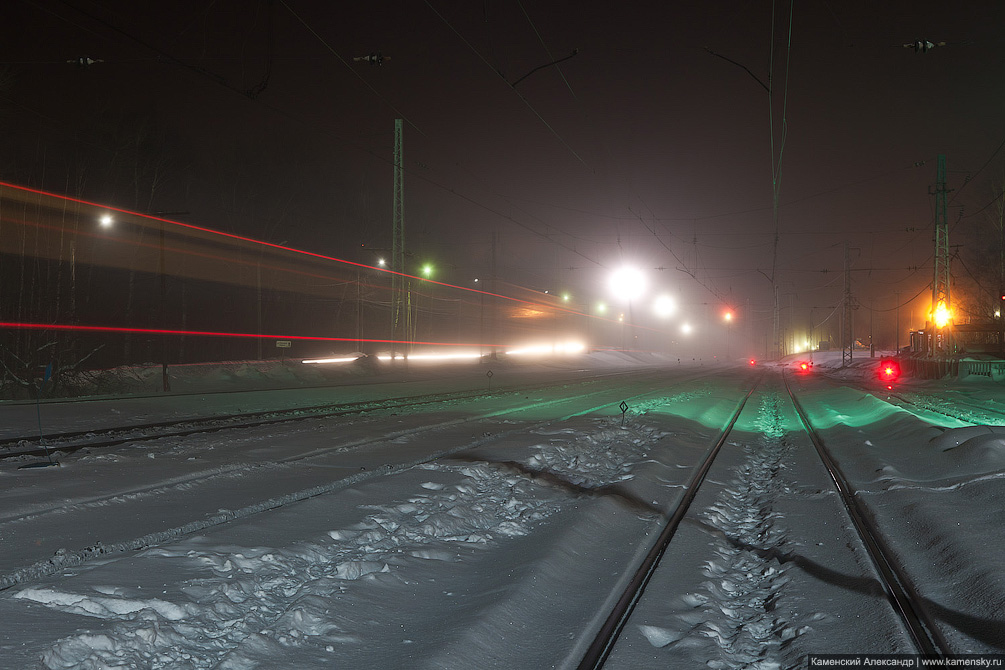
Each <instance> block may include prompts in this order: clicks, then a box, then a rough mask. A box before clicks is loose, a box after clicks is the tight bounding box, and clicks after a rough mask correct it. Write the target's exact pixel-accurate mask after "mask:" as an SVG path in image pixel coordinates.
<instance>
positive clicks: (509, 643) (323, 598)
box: [0, 354, 1005, 670]
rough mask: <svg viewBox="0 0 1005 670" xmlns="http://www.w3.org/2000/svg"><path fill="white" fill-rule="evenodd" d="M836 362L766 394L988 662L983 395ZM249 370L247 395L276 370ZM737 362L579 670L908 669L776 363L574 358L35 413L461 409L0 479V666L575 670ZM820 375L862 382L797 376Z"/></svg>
mask: <svg viewBox="0 0 1005 670" xmlns="http://www.w3.org/2000/svg"><path fill="white" fill-rule="evenodd" d="M834 358H835V357H834V356H833V355H829V356H828V355H821V354H817V355H815V358H814V364H815V365H814V368H815V369H814V371H813V372H812V373H810V374H792V375H791V377H790V379H791V381H792V383H793V385H794V387H795V388H796V389H797V392H800V393H801V394H802V396H801V397H802V399H803V400H802V401H803V402H804V406H805V407H806V409H807V411H808V412H809V414H810V416H811V419H812V420H813V422H814V423H815V424H817V425H818V427H819V428H821V429H822V431H823V436H824V440H825V441H826V443H827V445H828V447H829V448H830V449H831V450H832V451H833V452H834V455H835V457H836V459H837V460H838V461H839V462H840V465H841V467H842V468H843V469H844V471H845V473H846V474H847V475H848V476H849V477H850V478H851V480H852V481H853V482H854V484H855V485H856V486H857V487H859V488H860V489H861V490H862V493H861V494H860V495H861V498H862V499H863V500H865V502H866V503H867V505H868V506H869V509H870V510H871V511H872V512H873V514H874V515H875V516H876V518H877V521H878V522H879V524H880V526H881V527H882V529H883V531H884V532H885V533H887V534H888V537H889V538H890V539H891V542H892V543H893V545H894V546H895V548H896V551H897V553H898V557H899V559H900V560H901V561H902V562H903V563H904V564H905V567H906V568H907V569H908V571H909V572H910V573H911V574H912V575H916V576H917V580H918V583H917V587H918V589H919V591H921V593H922V595H923V596H924V597H925V598H926V599H928V601H929V606H930V609H932V611H933V612H934V613H935V615H936V618H937V620H938V622H939V625H940V627H941V630H942V632H943V634H944V635H945V637H946V638H947V639H948V640H949V641H950V643H951V644H952V646H953V648H954V650H958V651H959V652H961V653H963V652H989V651H997V652H1001V651H1005V633H1002V631H1005V617H1003V614H1002V605H1003V604H1005V573H1003V569H1002V568H1001V559H1000V556H999V553H1000V551H988V547H989V546H991V547H995V546H1000V545H1001V539H1000V529H1001V527H1002V525H1003V522H1005V511H1003V510H1005V508H1003V506H1002V499H1003V493H1005V488H1003V485H1005V484H1003V478H1005V435H1003V434H1002V433H998V432H995V431H993V430H992V429H988V428H976V429H975V428H967V427H966V426H968V425H970V424H971V423H978V424H981V425H987V424H992V423H995V424H997V423H1005V419H1003V418H1002V417H1001V416H1000V415H999V414H998V413H997V412H998V411H999V410H1001V409H1003V405H1002V402H1003V398H1005V396H1003V393H1002V387H1001V385H999V384H998V383H995V382H992V381H991V380H981V379H968V380H964V382H962V383H958V384H957V383H954V384H949V383H948V382H942V381H934V382H924V383H918V382H905V383H904V384H902V385H898V386H897V387H896V388H895V389H894V390H893V391H889V390H886V389H884V388H883V387H882V386H880V384H879V383H878V382H877V381H875V378H874V370H875V363H876V361H869V360H868V359H865V360H859V361H856V366H855V369H854V370H839V368H840V354H838V355H837V357H836V358H837V360H836V361H835V360H834ZM790 363H791V361H790ZM248 367H249V368H251V371H250V372H247V371H246V372H245V373H244V374H243V376H244V377H245V378H254V379H257V380H259V381H258V382H257V383H256V384H255V385H256V386H257V387H258V388H261V387H262V386H263V384H261V383H260V381H261V378H262V377H263V376H266V377H267V376H269V375H273V374H274V373H272V372H269V371H268V370H262V369H261V368H257V372H255V369H256V367H257V366H256V365H250V366H248ZM284 367H286V368H288V367H289V366H284ZM762 367H763V368H766V369H768V372H769V375H768V377H767V378H766V380H765V382H764V384H763V386H762V388H761V389H760V390H759V392H758V393H757V394H755V396H754V397H753V398H752V399H751V400H750V402H749V403H748V408H747V409H746V410H745V412H744V414H743V415H742V417H741V420H740V421H739V422H738V425H737V432H735V433H734V434H733V435H732V436H731V438H730V440H729V442H728V443H727V445H726V447H725V448H724V449H723V451H722V454H721V456H720V459H719V461H718V462H717V463H716V465H715V466H714V467H713V469H712V471H711V472H710V475H709V478H708V480H707V481H706V484H705V485H704V486H703V487H702V489H701V491H700V492H699V495H698V498H696V500H695V502H694V505H693V506H692V512H691V514H690V515H689V517H688V519H687V520H686V521H685V523H684V524H683V525H682V526H681V529H680V530H679V532H678V535H677V537H675V539H674V542H673V544H672V545H671V548H670V550H669V552H668V554H667V556H666V558H665V559H664V562H663V564H662V566H661V569H660V570H659V571H658V572H657V575H656V577H655V578H654V581H653V583H652V584H651V585H650V587H649V589H648V590H647V592H646V596H645V597H644V598H643V600H642V601H641V603H640V605H639V608H638V610H637V611H636V614H635V617H634V618H633V620H632V622H631V623H630V625H629V626H628V627H627V628H626V630H625V632H624V633H623V635H622V637H621V639H620V641H619V643H618V645H617V646H616V647H615V650H614V652H613V654H612V656H611V658H610V661H609V663H608V666H607V667H614V668H645V667H653V668H656V667H659V668H664V667H702V666H709V667H714V668H790V667H791V668H795V667H804V666H805V661H804V658H805V655H806V654H808V653H835V652H910V651H911V646H910V643H909V640H908V639H907V638H906V637H905V634H904V633H903V632H902V630H901V629H900V626H899V623H898V622H897V620H896V618H895V616H894V615H893V614H892V612H891V611H890V610H889V608H888V606H887V605H886V602H885V598H884V597H883V595H882V593H881V592H880V591H879V587H878V583H877V582H876V579H875V577H874V574H873V572H872V568H871V566H870V565H869V563H868V559H867V558H866V556H865V553H864V552H863V550H862V549H861V547H860V546H859V545H858V544H857V542H856V541H855V540H854V538H852V537H851V536H850V535H849V534H848V525H849V524H848V522H847V519H846V517H845V515H844V512H843V511H842V510H841V507H840V504H839V503H838V501H837V497H836V494H835V493H834V492H833V490H832V488H831V485H830V483H829V481H828V479H827V477H826V474H825V473H824V472H823V471H822V468H821V467H820V466H819V464H818V463H817V462H816V460H815V458H816V457H815V455H814V453H813V452H812V447H810V446H809V442H808V440H807V439H806V438H805V436H804V435H802V434H800V432H799V424H798V420H797V419H796V417H795V414H794V413H793V411H792V409H791V406H790V405H789V404H788V400H787V398H786V397H785V395H784V390H783V388H782V387H781V385H780V381H779V378H778V377H777V375H775V374H774V372H775V371H776V370H777V366H774V365H771V366H769V365H765V366H757V368H752V367H750V366H748V365H742V366H736V367H732V368H731V367H729V366H724V365H723V366H716V365H705V366H697V365H693V366H688V365H685V366H677V365H676V361H673V362H671V364H666V363H665V362H661V361H656V360H634V361H632V360H626V359H624V358H621V359H619V357H618V356H617V355H616V354H598V355H594V356H583V357H578V358H576V359H575V360H570V361H567V362H565V363H549V364H539V365H523V366H506V365H504V364H497V365H495V366H494V368H493V369H494V373H495V374H494V375H493V376H492V377H487V376H486V374H485V372H486V369H485V366H484V364H472V365H470V366H464V365H461V364H458V365H455V366H449V368H447V369H444V368H429V369H424V370H414V369H413V370H410V371H409V374H408V375H403V376H394V375H391V374H373V372H374V371H372V370H370V371H366V370H363V371H353V372H351V373H341V375H340V378H339V379H335V380H334V381H336V382H339V383H343V385H341V386H337V387H335V388H327V389H323V388H315V387H314V384H313V382H311V383H305V382H303V380H302V379H301V378H299V377H298V378H297V380H296V383H297V385H302V386H303V388H300V389H299V390H294V391H266V390H258V391H255V392H247V393H243V392H242V393H225V394H210V393H205V394H198V395H175V396H162V397H155V395H154V394H149V395H145V396H144V397H133V398H128V399H125V398H108V399H105V400H99V401H94V402H87V403H75V404H74V403H67V404H61V403H43V404H42V405H41V407H40V408H39V410H40V411H41V416H42V417H44V422H43V428H44V429H46V430H51V431H57V430H80V429H84V430H86V429H88V427H92V428H98V427H101V426H108V425H110V424H111V422H113V421H114V422H118V423H120V424H122V423H125V422H127V421H128V422H129V423H132V424H140V423H151V422H154V421H156V420H163V419H165V418H172V419H180V418H185V417H193V416H197V415H200V414H213V413H216V414H227V413H232V412H234V411H236V410H245V411H248V410H257V409H263V408H267V407H279V406H282V407H292V406H297V405H298V404H302V405H314V404H321V403H325V402H340V401H341V402H346V401H350V400H354V401H360V400H374V401H376V400H379V399H381V398H387V397H402V396H407V395H412V394H417V393H429V392H437V393H447V392H456V391H460V390H466V391H469V390H476V389H482V390H484V391H485V394H484V395H483V396H482V397H481V398H478V399H471V400H455V401H444V402H442V403H439V404H437V405H435V406H433V407H421V408H415V409H405V410H402V409H398V410H380V409H376V410H374V411H372V412H368V413H365V414H361V415H357V416H352V417H342V418H338V419H330V420H326V419H312V420H309V421H300V422H295V423H289V424H276V425H272V426H263V427H258V428H248V429H243V430H237V431H226V432H220V433H209V434H202V435H197V436H191V437H187V438H164V439H161V440H157V441H153V442H137V443H136V444H135V445H122V446H119V447H114V448H110V449H106V450H97V449H95V450H92V451H90V452H87V451H86V450H85V451H80V452H76V453H75V454H72V455H67V456H62V457H60V460H61V462H62V466H61V467H59V468H55V467H47V468H33V469H22V470H17V469H15V468H14V467H3V466H0V503H2V505H0V543H2V544H0V546H3V548H4V549H3V554H2V556H0V580H3V582H2V583H3V584H4V585H6V586H7V588H6V589H5V590H3V591H2V592H0V667H4V668H85V669H90V668H93V669H97V668H183V669H193V670H194V669H204V668H221V669H223V668H230V669H237V668H329V667H346V668H370V667H418V668H422V667H427V668H472V667H480V668H549V667H575V666H576V664H577V663H578V662H579V660H580V658H581V657H582V653H583V651H585V648H586V646H587V645H588V644H589V643H590V641H591V635H592V634H593V632H594V631H595V630H596V627H597V626H598V625H599V623H600V622H601V621H602V618H603V617H604V616H605V615H606V611H605V610H604V606H605V605H607V606H609V605H610V604H611V601H612V599H614V598H616V597H617V595H618V593H619V591H620V587H621V586H623V584H624V583H625V582H626V581H627V579H628V578H629V577H630V576H631V574H630V573H631V572H632V571H633V570H634V566H635V565H636V564H637V561H638V560H639V559H640V557H641V555H642V554H644V553H645V551H647V550H648V548H649V546H648V543H649V542H651V541H652V540H653V539H654V538H655V536H656V535H657V534H658V533H659V529H660V528H661V526H662V523H663V520H664V515H665V514H666V513H667V512H668V510H671V509H673V507H674V505H675V503H676V502H677V500H678V499H679V497H680V495H681V493H682V490H683V486H684V485H685V483H686V482H687V480H688V478H689V477H690V474H691V471H692V468H693V467H694V464H695V462H696V461H697V459H698V458H699V456H700V454H701V453H703V451H704V449H705V448H706V447H707V445H708V443H709V441H710V440H711V439H714V437H715V435H717V432H718V429H719V427H720V424H721V422H723V421H724V420H725V419H726V418H727V417H728V416H729V414H730V413H731V412H732V410H733V409H734V408H735V407H736V403H737V401H738V399H739V397H740V396H741V395H742V394H743V393H744V392H745V390H746V389H747V388H749V385H750V383H751V382H752V381H753V380H754V377H755V376H756V375H757V373H758V372H759V369H758V368H762ZM790 368H791V365H790ZM242 369H245V368H242ZM624 369H631V370H632V371H633V372H632V374H630V375H627V376H622V377H615V376H608V377H603V378H597V379H596V380H593V381H591V377H592V375H595V374H597V373H614V372H617V371H619V370H624ZM825 369H830V371H831V372H832V373H833V374H834V375H835V376H839V377H842V378H845V379H846V381H847V382H856V383H858V384H861V385H852V384H850V383H848V384H839V385H834V384H832V383H829V382H826V381H824V380H822V379H819V376H820V375H821V374H822V372H823V371H825ZM793 372H794V371H793ZM281 374H289V373H288V371H287V370H284V371H281ZM310 374H316V373H313V372H312V373H310ZM350 374H351V375H354V376H355V377H354V378H350ZM196 376H197V375H190V376H187V377H186V378H185V380H184V381H183V380H182V377H183V371H174V372H173V379H172V382H173V388H175V389H176V390H178V389H181V388H185V389H186V390H188V391H195V390H197V389H198V388H199V383H203V384H205V385H206V388H212V389H213V390H224V389H226V390H231V391H237V390H238V389H239V388H241V387H242V384H246V382H245V381H242V379H241V377H242V375H238V374H235V373H234V372H233V368H232V367H228V368H225V369H223V368H221V369H220V370H219V371H217V372H215V373H214V372H213V371H212V369H211V368H200V372H199V375H198V376H199V377H201V378H202V381H201V382H199V381H198V380H196V379H195V378H196ZM331 376H332V375H329V377H331ZM327 381H328V382H329V383H330V382H332V381H333V379H332V378H329V379H328V380H327ZM549 381H550V382H551V384H550V386H548V387H545V386H543V384H544V383H545V382H549ZM153 382H154V383H155V382H156V377H154V378H153ZM344 382H350V383H344ZM532 383H534V384H538V385H540V387H539V388H534V389H531V388H530V386H529V385H530V384H532ZM268 385H269V384H264V386H268ZM490 386H491V388H489V387H490ZM517 387H520V388H521V389H524V390H520V391H517V390H516V389H517ZM866 389H870V390H866ZM134 391H135V389H134ZM141 395H143V394H141ZM888 395H889V396H893V395H898V396H900V397H901V398H903V399H904V400H909V401H911V402H916V403H918V405H922V406H923V407H924V411H923V410H921V409H918V405H904V407H897V406H894V405H890V404H888V403H886V402H884V401H883V400H884V399H885V398H886V397H887V396H888ZM877 396H878V397H877ZM894 399H895V398H892V397H891V400H894ZM621 400H625V401H626V402H627V404H628V406H629V410H628V412H627V414H626V415H625V420H624V425H622V415H621V411H620V410H619V409H618V408H617V404H618V403H619V402H620V401H621ZM964 402H965V404H964ZM926 403H927V404H926ZM911 408H913V410H912V411H916V412H919V413H922V414H923V416H924V417H925V419H927V421H925V420H922V419H920V418H918V417H917V416H915V415H914V414H912V413H911V412H910V411H908V410H909V409H911ZM947 410H948V412H947V413H951V414H953V416H955V417H957V418H950V417H948V416H946V414H945V413H938V411H947ZM0 415H2V416H3V417H4V421H3V422H2V423H0V426H2V428H0V430H2V431H3V433H2V434H0V436H2V435H4V434H6V435H16V436H21V435H28V434H31V430H32V429H33V428H36V426H35V422H36V419H37V416H36V407H35V406H34V405H31V404H6V405H4V404H0ZM932 422H937V423H938V424H939V425H941V426H942V427H945V428H948V430H945V431H943V430H940V429H938V428H934V427H932ZM647 537H648V540H647Z"/></svg>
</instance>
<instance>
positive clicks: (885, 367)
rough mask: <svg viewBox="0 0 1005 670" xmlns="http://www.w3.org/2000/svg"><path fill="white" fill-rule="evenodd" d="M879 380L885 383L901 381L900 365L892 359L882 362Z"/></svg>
mask: <svg viewBox="0 0 1005 670" xmlns="http://www.w3.org/2000/svg"><path fill="white" fill-rule="evenodd" d="M879 378H880V381H883V382H894V381H897V380H898V379H900V363H898V362H897V361H894V360H890V359H886V360H883V361H880V363H879Z"/></svg>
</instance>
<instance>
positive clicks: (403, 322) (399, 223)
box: [391, 119, 411, 356]
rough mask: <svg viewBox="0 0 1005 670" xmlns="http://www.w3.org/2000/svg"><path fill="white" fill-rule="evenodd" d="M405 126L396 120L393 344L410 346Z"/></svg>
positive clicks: (393, 210)
mask: <svg viewBox="0 0 1005 670" xmlns="http://www.w3.org/2000/svg"><path fill="white" fill-rule="evenodd" d="M402 161H403V157H402V122H401V119H395V120H394V187H393V199H394V200H393V203H392V206H391V340H393V341H395V342H399V343H403V342H407V340H408V337H409V334H410V333H411V318H410V313H411V310H410V309H409V305H408V283H407V278H406V277H405V276H404V272H405V196H404V186H405V175H404V170H403V168H402V165H403V162H402ZM399 348H401V349H402V350H403V353H404V354H405V355H406V356H407V355H408V345H407V344H395V343H394V342H392V344H391V352H392V355H393V354H394V352H395V351H396V350H397V349H399Z"/></svg>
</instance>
